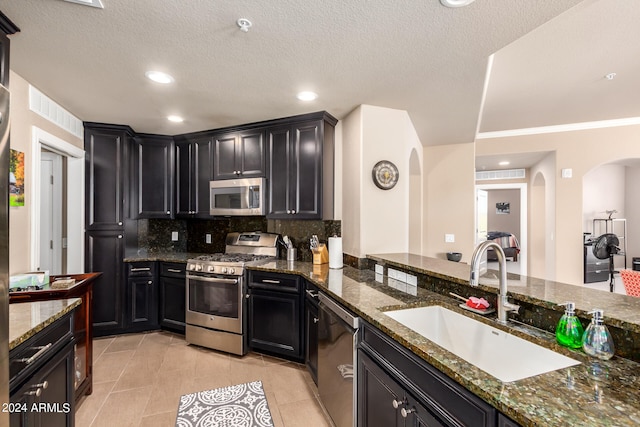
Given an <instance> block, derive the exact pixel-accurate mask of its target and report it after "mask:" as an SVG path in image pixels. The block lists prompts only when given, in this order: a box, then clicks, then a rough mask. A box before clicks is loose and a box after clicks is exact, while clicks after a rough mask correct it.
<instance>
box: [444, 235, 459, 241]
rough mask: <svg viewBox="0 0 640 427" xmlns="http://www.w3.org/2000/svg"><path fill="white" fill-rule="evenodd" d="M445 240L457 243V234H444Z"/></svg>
mask: <svg viewBox="0 0 640 427" xmlns="http://www.w3.org/2000/svg"><path fill="white" fill-rule="evenodd" d="M444 241H445V243H455V242H456V235H455V234H445V235H444Z"/></svg>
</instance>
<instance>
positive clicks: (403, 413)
mask: <svg viewBox="0 0 640 427" xmlns="http://www.w3.org/2000/svg"><path fill="white" fill-rule="evenodd" d="M412 412H416V408H411V409H407V408H402V409H400V415H402V418H407V415H409V414H410V413H412Z"/></svg>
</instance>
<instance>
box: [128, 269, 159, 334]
mask: <svg viewBox="0 0 640 427" xmlns="http://www.w3.org/2000/svg"><path fill="white" fill-rule="evenodd" d="M127 282H128V283H127V285H128V290H127V291H128V293H129V316H128V318H129V328H128V329H130V330H131V331H132V332H134V331H137V330H146V329H149V328H153V327H155V326H157V325H158V298H157V296H156V295H157V293H156V290H155V286H156V284H155V280H154V278H153V277H151V276H148V277H135V278H130V279H129V280H128V281H127Z"/></svg>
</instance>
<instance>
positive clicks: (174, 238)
mask: <svg viewBox="0 0 640 427" xmlns="http://www.w3.org/2000/svg"><path fill="white" fill-rule="evenodd" d="M171 241H172V242H177V241H178V232H177V231H172V232H171Z"/></svg>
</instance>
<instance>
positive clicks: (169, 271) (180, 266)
mask: <svg viewBox="0 0 640 427" xmlns="http://www.w3.org/2000/svg"><path fill="white" fill-rule="evenodd" d="M186 272H187V264H186V263H180V262H161V263H160V276H162V277H176V278H182V279H184V278H185V276H186Z"/></svg>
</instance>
